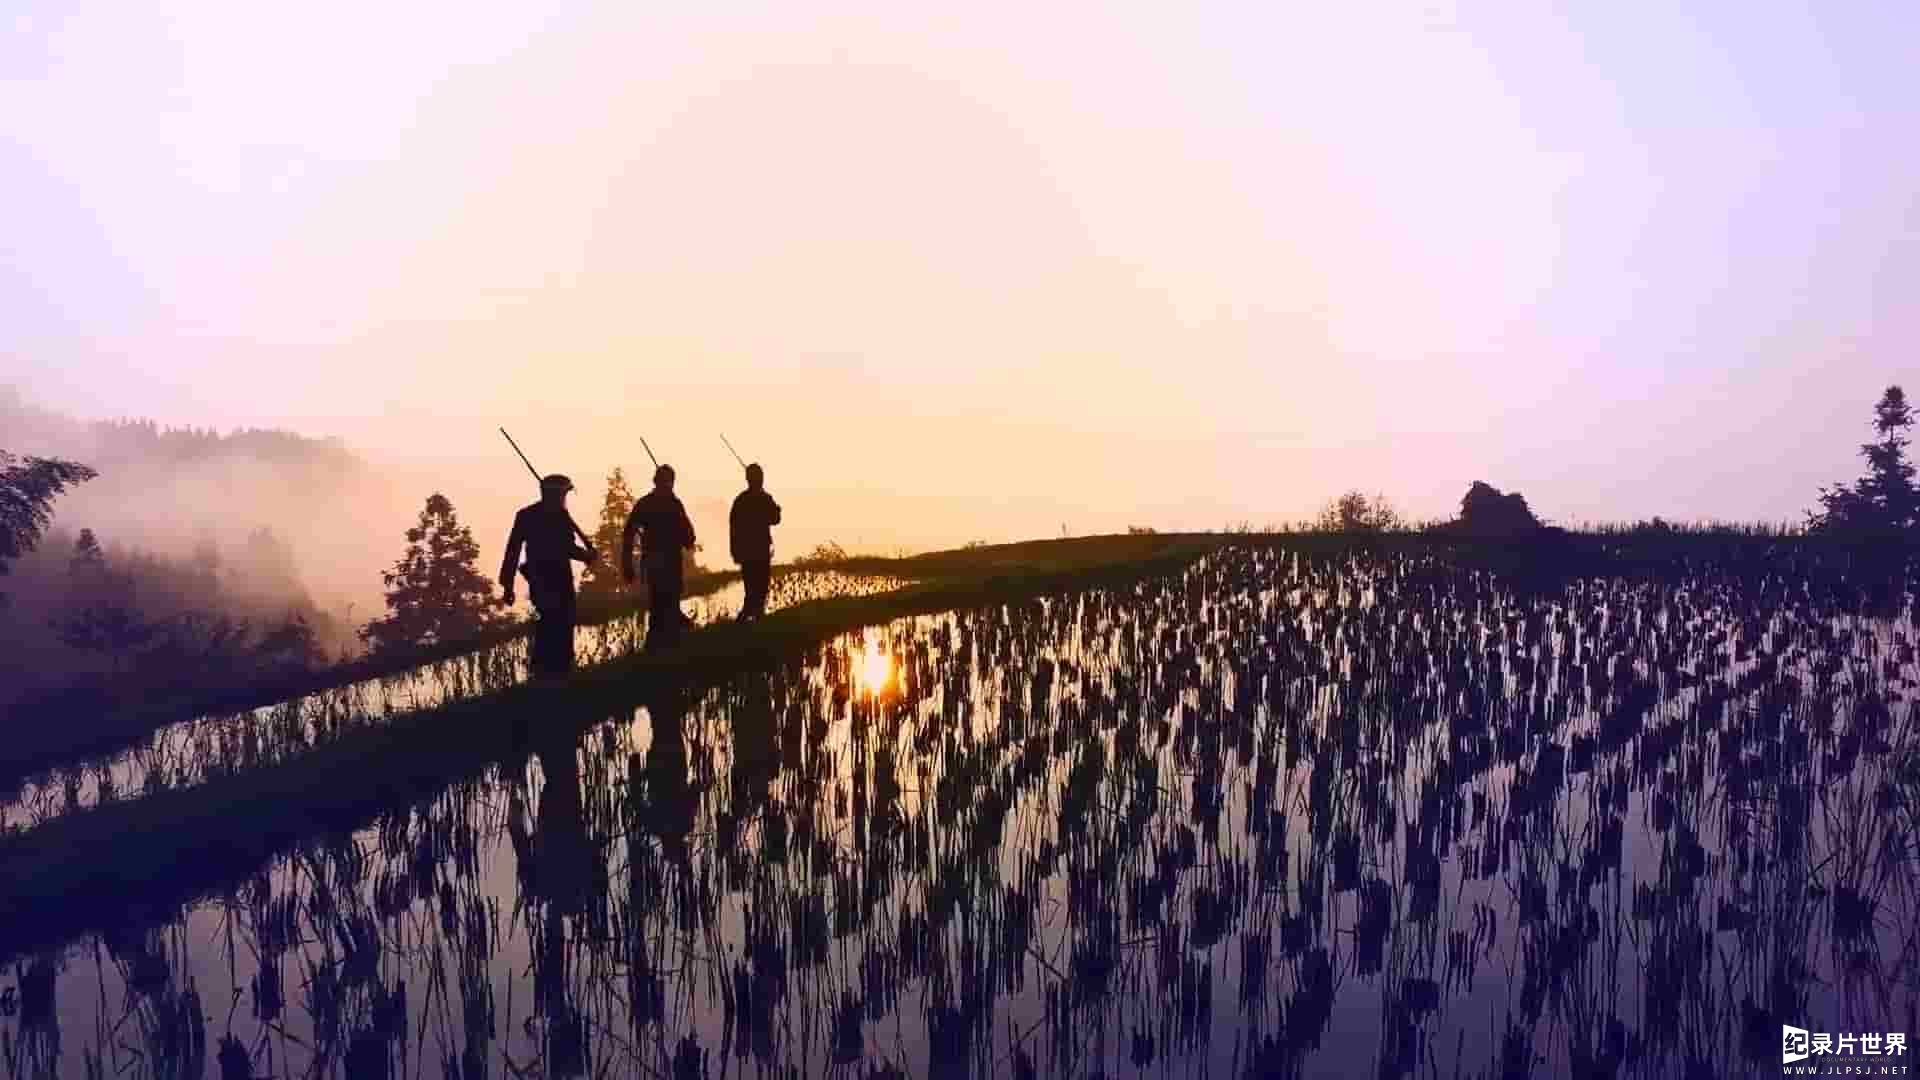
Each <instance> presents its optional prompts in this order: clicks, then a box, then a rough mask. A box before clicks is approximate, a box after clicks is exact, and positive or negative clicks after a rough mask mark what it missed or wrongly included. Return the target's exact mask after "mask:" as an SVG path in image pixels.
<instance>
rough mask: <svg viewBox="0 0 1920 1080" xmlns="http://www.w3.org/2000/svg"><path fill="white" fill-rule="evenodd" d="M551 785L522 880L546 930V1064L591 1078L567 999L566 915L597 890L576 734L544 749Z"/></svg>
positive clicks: (581, 1031) (541, 977)
mask: <svg viewBox="0 0 1920 1080" xmlns="http://www.w3.org/2000/svg"><path fill="white" fill-rule="evenodd" d="M536 752H537V753H538V754H539V756H540V771H541V773H542V774H543V775H544V777H545V783H544V785H543V786H542V788H541V791H540V808H539V810H538V812H537V814H536V816H535V819H534V833H533V838H532V844H531V848H532V851H531V854H532V863H533V865H532V873H531V874H524V873H523V875H522V877H523V879H524V880H526V881H527V882H528V885H529V886H530V889H531V891H532V893H533V896H534V897H535V898H536V899H537V900H539V901H541V902H542V903H541V906H542V907H543V909H544V911H543V914H544V916H545V918H544V923H545V925H544V927H543V928H542V933H541V934H540V936H539V947H538V950H537V954H536V955H537V962H536V972H535V976H534V983H535V991H536V994H537V996H538V1003H539V1008H540V1011H541V1012H542V1013H543V1014H544V1015H545V1016H546V1019H547V1025H546V1027H547V1030H546V1042H547V1047H546V1060H547V1067H548V1069H549V1072H550V1074H551V1075H553V1076H583V1075H585V1073H586V1043H585V1027H584V1024H583V1020H582V1018H581V1016H580V1012H579V1010H578V1009H576V1008H575V1007H574V1006H573V1003H572V1001H571V1000H569V998H568V994H567V954H566V941H567V933H566V925H565V923H564V921H563V918H562V917H563V916H566V915H572V916H575V917H576V918H577V917H578V916H580V915H581V914H582V913H583V912H584V911H585V910H586V907H587V904H588V901H589V897H590V894H591V892H592V881H593V860H594V856H595V852H594V846H593V841H592V838H591V837H589V836H588V835H587V823H586V817H585V814H584V813H583V812H582V809H581V805H580V767H579V763H578V761H577V759H576V757H575V742H574V739H573V738H572V737H571V736H559V737H552V738H549V739H548V740H546V741H545V744H544V745H541V746H539V747H538V748H537V750H536Z"/></svg>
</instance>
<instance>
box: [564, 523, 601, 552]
mask: <svg viewBox="0 0 1920 1080" xmlns="http://www.w3.org/2000/svg"><path fill="white" fill-rule="evenodd" d="M567 530H568V531H567V542H568V543H571V544H572V545H573V558H574V561H576V562H583V563H591V562H599V561H600V555H599V553H597V552H595V551H594V550H593V549H592V548H590V547H588V546H587V545H586V544H583V543H581V542H580V536H581V534H583V533H585V532H586V530H585V529H582V528H581V527H580V526H578V525H576V524H574V521H573V515H572V514H568V515H567Z"/></svg>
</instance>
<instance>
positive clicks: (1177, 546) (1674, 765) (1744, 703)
mask: <svg viewBox="0 0 1920 1080" xmlns="http://www.w3.org/2000/svg"><path fill="white" fill-rule="evenodd" d="M1148 540H1152V541H1154V542H1155V543H1156V544H1157V545H1158V546H1157V547H1153V548H1144V549H1141V550H1139V551H1137V552H1136V553H1135V558H1133V559H1131V560H1128V561H1125V562H1120V563H1109V564H1106V565H1107V569H1105V570H1095V569H1092V568H1090V567H1087V566H1081V567H1080V568H1079V569H1074V568H1073V566H1072V564H1071V563H1070V562H1069V561H1068V560H1067V559H1066V558H1065V556H1066V553H1068V552H1070V551H1072V550H1073V545H1072V544H1061V545H1059V546H1057V547H1056V546H1053V545H1038V546H1035V548H1034V549H1032V550H1029V551H1028V552H1025V553H1020V555H1019V556H1018V557H1019V559H1020V562H1019V565H1025V566H1031V565H1034V564H1035V563H1037V562H1040V561H1042V560H1043V559H1050V560H1051V561H1052V562H1053V568H1052V569H1051V570H1050V571H1045V572H1041V573H1038V574H1025V575H1021V576H1017V577H1016V576H1014V575H1012V574H1005V575H1001V576H997V577H994V576H976V577H974V578H972V579H970V580H966V581H965V582H964V584H959V583H956V584H951V585H938V584H936V585H926V586H921V587H918V588H916V589H910V590H904V591H900V592H893V593H888V594H884V595H882V596H877V597H868V598H861V599H855V600H847V601H824V602H819V603H816V604H810V605H804V606H802V607H798V608H794V609H790V610H788V611H786V612H783V613H776V614H775V615H774V616H773V617H771V618H769V619H768V620H767V622H766V623H764V624H762V625H761V626H760V627H758V628H755V629H751V630H745V629H738V628H734V627H720V628H713V629H709V630H705V631H702V632H700V633H698V634H695V635H694V636H693V638H692V639H691V642H690V645H689V655H688V656H687V657H686V658H685V660H684V662H683V663H681V664H679V665H672V666H662V665H656V664H654V663H653V662H651V661H648V660H636V661H632V662H629V663H622V664H616V665H609V666H607V667H603V668H601V669H597V670H594V671H590V672H586V673H583V674H582V675H581V677H580V678H578V679H577V680H575V681H574V682H573V683H571V684H565V685H561V686H558V687H552V686H549V687H522V688H518V689H515V690H513V691H510V692H507V693H504V694H501V695H497V696H494V697H489V698H485V699H476V700H472V701H468V702H463V703H461V704H459V705H456V706H453V707H450V708H449V709H447V710H444V711H442V712H439V713H435V714H431V715H422V716H419V717H415V718H412V719H410V720H400V721H396V722H395V723H394V724H393V725H391V727H390V729H389V730H387V731H385V732H382V733H379V735H378V737H377V738H376V737H375V736H373V735H369V736H368V737H367V738H366V739H365V740H360V741H356V742H355V743H353V744H352V745H349V744H348V743H346V742H342V743H340V744H337V745H335V746H331V747H326V748H322V749H320V750H317V751H315V753H314V755H313V756H312V757H311V758H308V759H305V760H301V761H295V762H291V763H289V764H287V765H286V766H284V767H280V768H276V769H268V770H262V771H260V772H259V773H254V774H244V773H243V774H240V775H237V776H235V777H232V778H231V779H230V780H223V781H220V782H218V783H217V784H214V783H210V784H208V785H206V786H204V787H202V788H199V789H193V790H188V791H184V792H179V793H167V794H164V795H160V796H155V797H153V798H151V799H148V800H142V801H141V802H139V803H133V804H125V805H122V806H118V807H113V808H109V809H107V810H101V811H95V812H88V813H82V814H79V815H75V816H73V817H71V818H68V819H60V820H56V821H54V822H52V823H50V824H48V825H46V826H43V827H42V828H40V829H34V830H31V831H29V832H28V833H26V834H24V835H23V836H20V837H17V838H16V839H15V841H14V846H13V848H12V850H11V851H10V853H9V854H8V855H7V856H6V863H5V865H7V866H8V868H9V870H12V869H13V868H16V867H17V868H19V869H20V871H21V873H19V874H13V873H9V874H8V875H7V881H8V883H9V884H8V885H7V889H8V890H9V891H10V892H11V893H13V896H12V898H11V899H10V900H9V904H10V905H11V906H10V907H9V908H7V909H6V910H5V911H4V912H0V927H4V928H5V933H6V935H7V938H6V943H5V944H6V948H5V953H6V955H10V956H12V957H13V963H14V968H15V971H16V973H17V975H16V985H17V986H18V988H19V995H18V997H17V1001H18V1004H19V1010H18V1012H17V1015H16V1016H15V1017H14V1018H12V1019H10V1020H0V1025H5V1027H4V1028H0V1030H4V1031H5V1033H6V1036H7V1037H6V1039H5V1041H4V1043H0V1046H4V1048H5V1052H6V1053H8V1054H9V1055H11V1058H10V1063H11V1064H12V1065H13V1066H14V1067H15V1068H16V1069H17V1070H18V1071H20V1072H22V1073H35V1074H39V1073H43V1072H44V1073H62V1072H71V1073H73V1074H74V1075H82V1074H85V1073H88V1072H91V1071H92V1070H96V1069H97V1070H99V1071H100V1072H102V1073H115V1072H117V1071H119V1070H121V1069H124V1068H128V1067H132V1066H135V1065H137V1066H139V1067H140V1068H142V1069H145V1070H150V1071H151V1072H152V1073H153V1074H155V1075H196V1076H197V1075H203V1074H204V1073H205V1072H206V1071H208V1070H210V1069H214V1068H218V1069H219V1070H221V1075H223V1076H235V1075H274V1076H291V1075H301V1076H307V1075H327V1076H365V1075H418V1074H421V1073H427V1072H431V1073H433V1074H435V1075H450V1076H462V1077H465V1076H476V1075H516V1074H539V1075H552V1076H599V1075H641V1076H649V1075H651V1076H674V1077H694V1076H720V1075H732V1074H735V1073H738V1072H743V1071H744V1072H749V1073H760V1072H765V1073H766V1074H768V1075H783V1076H784V1075H792V1074H794V1073H798V1074H799V1075H824V1074H829V1073H832V1074H838V1075H858V1076H863V1077H865V1076H872V1075H889V1076H892V1075H902V1076H904V1075H927V1076H1027V1075H1036V1076H1038V1075H1046V1076H1073V1077H1081V1076H1090V1075H1116V1074H1124V1073H1128V1072H1134V1071H1146V1072H1159V1071H1161V1070H1171V1071H1172V1072H1173V1073H1174V1074H1178V1075H1195V1074H1199V1073H1202V1072H1206V1073H1213V1074H1220V1075H1234V1076H1249V1077H1269V1076H1318V1075H1356V1076H1362V1075H1363V1076H1413V1075H1417V1076H1435V1075H1438V1076H1454V1075H1459V1076H1483V1077H1503V1078H1505V1077H1519V1076H1543V1077H1544V1076H1632V1077H1694V1076H1726V1075H1748V1074H1755V1073H1761V1072H1767V1073H1770V1072H1771V1069H1772V1068H1773V1067H1776V1066H1777V1063H1778V1057H1777V1056H1775V1055H1777V1054H1778V1053H1779V1047H1780V1041H1779V1040H1780V1030H1781V1026H1782V1025H1783V1024H1790V1025H1794V1026H1799V1027H1805V1028H1810V1029H1813V1030H1816V1031H1831V1032H1856V1033H1864V1032H1872V1033H1875V1034H1876V1035H1877V1036H1878V1037H1879V1038H1878V1039H1877V1043H1876V1045H1877V1046H1878V1047H1881V1048H1885V1047H1888V1046H1890V1045H1892V1044H1891V1043H1890V1042H1888V1041H1887V1040H1886V1039H1885V1036H1886V1035H1887V1034H1894V1033H1897V1034H1900V1035H1902V1043H1901V1045H1902V1053H1909V1052H1910V1051H1908V1050H1907V1049H1906V1048H1905V1043H1906V1042H1910V1041H1911V1040H1912V1038H1913V1035H1914V1033H1915V1031H1916V1028H1915V1025H1914V1015H1915V1004H1916V999H1917V996H1920V995H1917V991H1916V956H1917V955H1920V852H1916V850H1915V848H1914V845H1913V842H1912V838H1913V836H1915V835H1920V820H1916V818H1915V814H1916V811H1917V810H1920V731H1916V730H1915V726H1914V723H1915V721H1914V717H1913V713H1912V709H1911V697H1912V693H1913V691H1914V689H1915V687H1916V685H1920V683H1917V682H1916V679H1917V678H1920V667H1916V665H1915V654H1914V642H1913V639H1912V634H1913V624H1912V622H1911V620H1910V616H1909V615H1908V614H1907V612H1906V609H1905V607H1904V605H1897V606H1895V607H1894V608H1893V609H1892V610H1891V611H1890V612H1883V613H1880V614H1878V615H1875V614H1873V613H1871V612H1870V611H1869V609H1870V607H1871V602H1870V599H1869V598H1868V597H1866V596H1863V595H1860V594H1857V593H1849V592H1848V586H1847V584H1846V581H1845V577H1846V567H1845V564H1844V563H1843V562H1841V561H1839V557H1838V556H1837V555H1836V556H1834V557H1833V558H1832V559H1828V558H1826V557H1824V556H1822V555H1821V554H1819V553H1818V552H1813V553H1809V551H1808V549H1806V548H1805V547H1804V545H1798V544H1790V545H1778V544H1773V545H1769V544H1762V543H1759V542H1757V541H1755V542H1742V543H1740V544H1733V545H1729V546H1728V547H1727V548H1726V549H1724V550H1723V551H1721V552H1719V553H1718V554H1717V555H1716V558H1714V559H1705V558H1702V559H1699V560H1697V561H1695V562H1694V563H1693V564H1692V565H1690V566H1688V567H1685V568H1678V567H1676V568H1670V569H1669V570H1668V571H1667V572H1664V573H1661V574H1648V575H1633V574H1629V575H1620V576H1612V577H1586V576H1575V577H1572V578H1569V579H1566V580H1563V581H1562V582H1560V583H1559V585H1558V586H1557V587H1556V588H1554V589H1552V590H1550V591H1528V592H1521V591H1516V590H1515V589H1513V588H1512V587H1510V586H1509V585H1508V584H1507V583H1506V581H1505V579H1503V578H1502V577H1501V576H1500V575H1499V574H1496V573H1488V572H1487V571H1485V570H1482V569H1477V568H1475V567H1473V566H1471V565H1468V564H1466V563H1463V562H1462V561H1460V560H1459V559H1457V558H1454V557H1453V555H1454V554H1459V553H1460V552H1461V551H1463V550H1464V549H1448V548H1445V547H1440V546H1435V545H1433V544H1432V543H1431V542H1430V541H1425V540H1420V539H1417V538H1405V539H1392V538H1387V539H1374V540H1356V539H1353V538H1346V539H1340V538H1316V537H1299V538H1262V537H1254V538H1242V539H1240V540H1238V541H1237V542H1236V543H1233V544H1231V545H1226V546H1223V545H1222V544H1221V542H1220V541H1219V540H1218V539H1213V538H1165V537H1161V538H1135V542H1141V543H1144V542H1145V541H1148ZM988 550H991V549H988ZM1450 552H1451V553H1450ZM1009 554H1010V557H1012V555H1011V553H1009ZM1594 557H1596V558H1598V557H1600V556H1599V555H1597V554H1596V555H1595V556H1594ZM956 558H957V557H956ZM1160 558H1164V559H1167V560H1169V563H1167V564H1157V565H1156V562H1155V560H1157V559H1160ZM1176 560H1177V563H1176V562H1175V561H1176ZM1182 565H1184V566H1185V569H1179V568H1178V567H1179V566H1182ZM1143 573H1144V574H1145V576H1141V575H1142V574H1143ZM989 574H991V572H990V571H989ZM954 580H955V581H956V582H958V580H959V579H954ZM947 608H955V609H956V610H953V611H951V612H950V613H946V614H938V613H935V612H939V611H942V610H944V609H947ZM918 612H927V613H929V614H916V613H918ZM909 616H913V617H909ZM856 625H858V626H861V627H863V628H862V629H859V630H856V631H854V632H852V633H850V634H845V635H840V634H839V631H841V630H844V629H847V628H849V627H852V626H856ZM669 676H670V677H669ZM454 733H457V734H454ZM322 778H324V779H322ZM343 778H352V779H351V781H346V780H344V779H343ZM129 829H140V830H141V831H140V832H137V833H134V834H133V835H132V836H128V835H127V830H129ZM189 838H192V839H193V840H197V841H198V842H197V843H191V842H189ZM16 860H17V861H16ZM160 883H164V884H160ZM36 893H37V894H39V895H38V896H37V897H36V896H34V895H33V894H36ZM129 898H137V899H138V900H139V901H140V902H139V903H138V904H130V903H129V902H128V901H129ZM229 1002H231V1007H229ZM1885 1060H1886V1061H1887V1062H1888V1063H1889V1064H1900V1063H1903V1062H1904V1058H1903V1057H1901V1056H1899V1055H1895V1056H1892V1057H1888V1058H1886V1059H1885Z"/></svg>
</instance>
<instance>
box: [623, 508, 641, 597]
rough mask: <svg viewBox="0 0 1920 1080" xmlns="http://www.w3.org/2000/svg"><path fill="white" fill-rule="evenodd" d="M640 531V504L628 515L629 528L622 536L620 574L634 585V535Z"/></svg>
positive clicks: (628, 582)
mask: <svg viewBox="0 0 1920 1080" xmlns="http://www.w3.org/2000/svg"><path fill="white" fill-rule="evenodd" d="M639 531H640V504H639V503H634V504H633V509H632V510H631V511H629V512H628V514H627V527H626V529H625V530H624V531H622V532H621V534H620V574H621V576H623V577H625V578H626V579H627V584H629V585H631V584H633V534H634V533H636V532H639Z"/></svg>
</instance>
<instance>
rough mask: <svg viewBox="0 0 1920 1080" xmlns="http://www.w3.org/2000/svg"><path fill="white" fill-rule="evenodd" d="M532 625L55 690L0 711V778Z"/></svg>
mask: <svg viewBox="0 0 1920 1080" xmlns="http://www.w3.org/2000/svg"><path fill="white" fill-rule="evenodd" d="M808 569H814V568H813V567H781V568H780V569H779V570H778V571H776V574H779V573H792V572H794V571H796V570H808ZM739 579H740V574H739V571H735V570H729V571H724V572H719V571H716V572H712V573H703V574H698V575H695V576H693V577H691V578H689V579H688V580H687V585H686V597H687V599H693V598H695V597H699V596H705V595H708V594H710V593H715V592H719V591H720V590H721V589H724V588H726V587H727V586H728V585H731V584H732V583H734V582H735V581H738V580H739ZM640 610H642V605H641V604H640V603H639V602H637V601H636V600H634V599H633V598H631V597H629V596H626V595H624V594H623V595H621V596H618V597H615V598H612V599H610V600H609V599H603V598H597V597H591V596H583V597H582V598H581V608H580V625H581V626H583V627H584V626H599V625H602V624H604V623H609V622H612V621H614V620H616V619H622V618H626V617H628V616H631V615H633V614H635V613H637V612H638V611H640ZM532 625H533V624H532V623H531V622H530V621H515V622H513V623H511V624H508V625H506V626H501V627H497V628H495V629H492V630H488V631H486V632H484V633H482V634H478V635H475V636H473V637H469V638H462V639H460V640H458V641H446V642H440V643H438V644H434V645H428V646H422V647H420V648H414V649H400V650H390V651H387V652H382V653H378V654H375V655H371V656H365V657H361V658H358V659H355V660H349V661H345V662H343V663H338V664H329V665H327V666H326V667H321V668H315V669H313V670H310V671H302V672H298V673H295V674H292V675H285V676H278V677H274V678H268V679H255V680H249V681H247V682H245V683H241V684H238V685H234V686H226V687H220V688H218V689H209V688H206V687H192V688H186V689H180V690H175V691H172V692H162V693H158V694H156V693H154V692H152V691H143V692H139V693H114V692H112V691H111V690H105V689H93V690H88V691H85V692H78V693H69V694H66V695H62V696H61V697H60V698H59V699H56V700H52V701H48V702H44V703H41V704H40V705H39V706H38V707H35V708H32V709H26V708H22V709H20V710H19V711H18V714H17V715H16V714H15V713H13V712H9V713H8V714H7V716H6V718H5V719H6V724H5V728H6V733H7V736H6V738H5V739H4V740H0V783H13V782H17V781H18V780H20V779H21V778H23V777H27V776H31V775H33V774H35V773H38V772H43V771H45V770H47V769H50V768H53V767H55V766H58V765H62V764H65V763H67V762H69V761H73V760H76V759H79V758H87V757H99V756H104V755H107V754H112V753H116V752H118V751H120V750H123V749H126V748H127V747H128V746H131V745H133V744H134V743H136V742H138V741H139V740H141V739H143V738H145V737H146V736H148V735H151V734H152V733H153V732H155V731H157V730H159V729H160V728H162V727H165V726H166V725H168V724H174V723H179V722H181V721H184V720H191V719H193V718H194V717H197V716H216V715H222V714H232V713H239V712H245V711H246V710H249V709H257V708H262V707H264V706H268V705H274V704H277V703H279V702H282V701H288V700H291V699H293V698H297V697H304V696H306V695H308V694H317V693H321V692H323V691H327V690H334V689H338V688H339V687H342V686H348V685H351V684H353V683H357V682H362V681H364V680H367V679H378V678H385V677H387V676H392V675H398V674H401V673H402V672H405V671H408V670H411V669H413V668H416V667H420V666H422V665H424V664H431V663H435V662H437V661H441V660H448V659H451V658H453V657H456V656H462V655H465V654H467V653H471V652H475V651H478V650H480V649H485V648H490V647H492V646H494V645H499V644H501V643H503V642H507V641H512V640H513V639H514V638H519V637H525V636H526V635H527V634H528V633H530V632H531V629H532Z"/></svg>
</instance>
